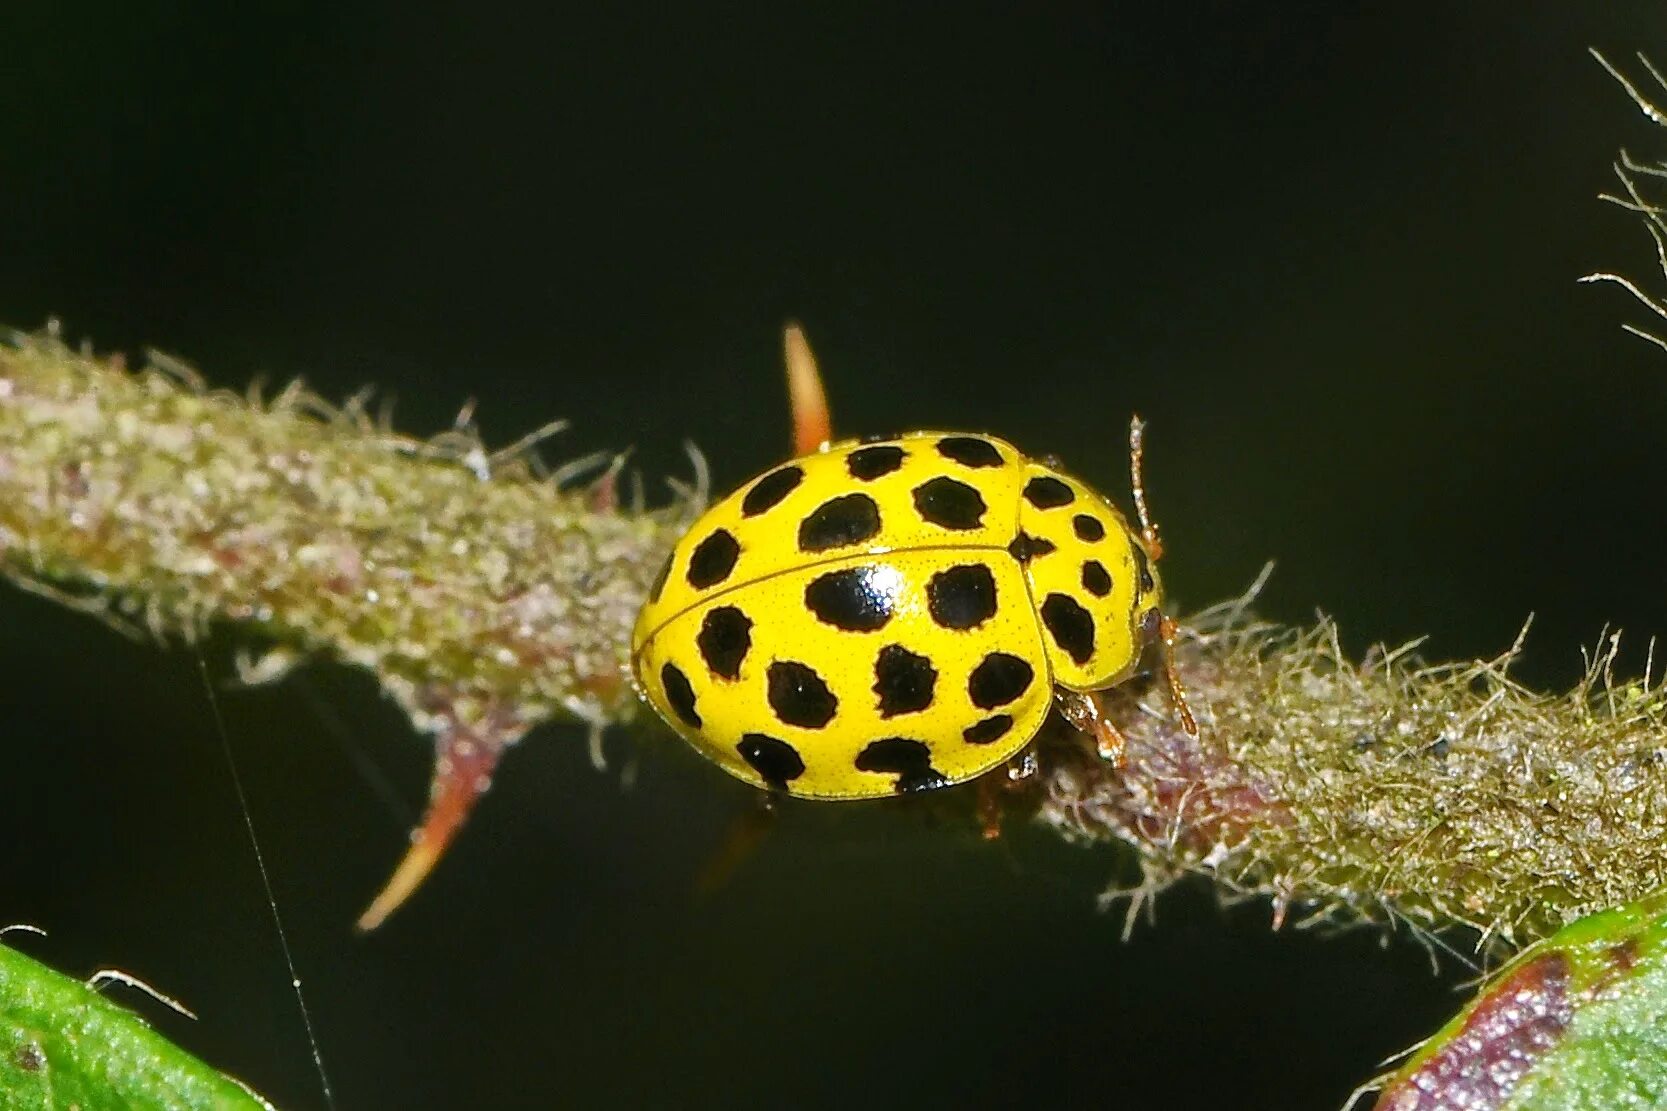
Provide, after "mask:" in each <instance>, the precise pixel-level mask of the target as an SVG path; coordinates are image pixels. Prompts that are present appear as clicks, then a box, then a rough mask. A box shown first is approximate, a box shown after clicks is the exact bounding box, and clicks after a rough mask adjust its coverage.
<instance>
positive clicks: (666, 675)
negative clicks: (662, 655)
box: [660, 663, 700, 729]
mask: <svg viewBox="0 0 1667 1111" xmlns="http://www.w3.org/2000/svg"><path fill="white" fill-rule="evenodd" d="M660 686H661V687H662V688H663V689H664V690H665V692H666V702H667V703H668V704H669V705H670V706H671V708H672V712H673V713H675V714H676V715H677V716H678V717H680V718H682V719H683V721H684V723H685V724H688V725H692V726H694V727H695V728H696V729H699V728H700V715H699V714H698V713H696V712H695V689H694V688H693V687H691V686H690V685H689V677H688V676H687V675H685V674H683V673H682V672H681V671H679V670H678V668H677V665H676V664H670V663H669V664H666V665H665V666H664V667H662V668H661V669H660Z"/></svg>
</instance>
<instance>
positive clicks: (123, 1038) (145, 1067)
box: [0, 946, 271, 1111]
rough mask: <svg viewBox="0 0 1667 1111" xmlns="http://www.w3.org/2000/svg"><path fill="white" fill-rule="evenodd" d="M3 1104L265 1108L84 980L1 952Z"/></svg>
mask: <svg viewBox="0 0 1667 1111" xmlns="http://www.w3.org/2000/svg"><path fill="white" fill-rule="evenodd" d="M0 1106H5V1107H8V1108H20V1109H21V1108H58V1107H70V1106H75V1107H79V1108H81V1109H82V1111H97V1109H100V1108H111V1109H116V1108H121V1109H123V1111H127V1109H136V1108H145V1109H148V1108H156V1109H157V1111H164V1109H166V1111H172V1109H175V1108H179V1109H196V1108H215V1109H236V1111H242V1109H248V1111H256V1109H264V1111H271V1105H270V1104H268V1103H267V1102H266V1101H265V1100H263V1099H261V1098H260V1097H259V1096H256V1095H255V1094H254V1093H252V1092H250V1091H249V1090H248V1089H247V1088H245V1087H243V1086H242V1085H241V1084H239V1083H238V1082H237V1081H235V1080H233V1079H231V1078H230V1077H226V1076H222V1075H221V1074H220V1073H217V1072H215V1071H214V1070H213V1069H211V1068H209V1067H208V1066H207V1065H205V1064H203V1063H202V1062H201V1061H199V1060H197V1059H196V1058H195V1057H193V1056H191V1055H190V1054H189V1053H186V1052H185V1051H184V1050H181V1049H179V1048H178V1047H177V1046H174V1045H173V1044H171V1043H170V1042H169V1041H168V1040H167V1039H166V1038H164V1037H162V1035H160V1034H158V1033H157V1032H156V1031H154V1030H152V1029H151V1028H150V1027H149V1026H147V1025H145V1023H144V1021H143V1020H142V1019H140V1018H139V1016H137V1015H135V1014H134V1013H133V1012H131V1011H129V1010H127V1009H125V1008H123V1007H121V1006H119V1005H117V1004H116V1003H113V1002H111V1001H110V1000H109V999H106V998H105V997H104V996H103V995H100V994H99V993H98V992H96V991H94V990H93V989H91V988H89V987H88V986H87V985H86V984H83V983H82V982H81V981H79V980H72V979H70V978H69V977H67V976H63V975H60V974H59V973H57V972H54V971H52V970H51V969H50V968H47V967H46V966H45V965H42V964H40V963H38V962H36V961H32V960H30V959H29V958H28V957H25V956H23V955H22V954H21V953H18V952H15V951H14V950H11V949H7V948H6V947H4V946H0Z"/></svg>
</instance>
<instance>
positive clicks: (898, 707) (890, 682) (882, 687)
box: [874, 644, 938, 718]
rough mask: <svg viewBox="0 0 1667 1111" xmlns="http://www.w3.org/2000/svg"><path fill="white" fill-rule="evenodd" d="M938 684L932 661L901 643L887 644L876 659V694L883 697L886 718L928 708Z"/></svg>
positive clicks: (881, 705)
mask: <svg viewBox="0 0 1667 1111" xmlns="http://www.w3.org/2000/svg"><path fill="white" fill-rule="evenodd" d="M937 683H938V669H937V668H935V667H933V666H932V661H931V660H929V659H927V658H926V657H925V656H921V655H917V654H916V653H914V652H911V651H909V650H908V649H907V648H904V647H903V646H902V645H901V644H888V645H886V646H885V647H884V648H882V649H880V654H879V656H878V657H877V658H876V659H875V661H874V693H875V694H877V695H879V696H880V716H881V717H883V718H889V717H896V716H897V715H898V714H912V713H914V712H915V711H917V710H924V709H926V707H928V706H930V705H931V704H932V692H933V689H934V688H935V687H936V686H937Z"/></svg>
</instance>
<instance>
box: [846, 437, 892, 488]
mask: <svg viewBox="0 0 1667 1111" xmlns="http://www.w3.org/2000/svg"><path fill="white" fill-rule="evenodd" d="M905 454H906V453H905V452H904V451H903V449H902V448H900V447H898V446H897V445H896V444H880V445H878V446H876V447H860V448H858V449H857V450H856V451H853V452H852V453H851V454H850V455H847V456H846V457H845V469H846V470H847V471H849V472H850V473H851V477H852V478H856V479H861V480H862V481H863V482H872V481H873V480H874V479H876V478H881V477H883V476H885V475H888V474H890V473H891V472H892V471H895V470H896V469H897V468H898V467H901V466H902V465H903V456H904V455H905Z"/></svg>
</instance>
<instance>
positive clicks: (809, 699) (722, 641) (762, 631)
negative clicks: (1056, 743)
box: [631, 432, 1161, 799]
mask: <svg viewBox="0 0 1667 1111" xmlns="http://www.w3.org/2000/svg"><path fill="white" fill-rule="evenodd" d="M1160 594H1161V588H1160V586H1159V584H1158V582H1157V580H1156V577H1155V574H1154V572H1153V570H1152V568H1151V560H1150V553H1149V552H1148V551H1147V549H1146V546H1145V542H1144V541H1143V540H1142V538H1141V536H1140V534H1138V533H1137V532H1135V531H1134V530H1133V529H1131V528H1130V527H1129V525H1128V523H1127V522H1126V521H1125V520H1124V518H1123V516H1122V514H1121V513H1119V512H1118V510H1117V509H1116V508H1115V507H1114V506H1112V505H1111V504H1110V503H1109V502H1108V501H1106V500H1105V499H1104V498H1102V497H1101V496H1100V495H1098V494H1096V493H1095V492H1094V491H1093V490H1091V489H1090V488H1089V487H1087V486H1085V485H1083V484H1082V483H1080V482H1078V481H1076V480H1075V479H1072V478H1070V477H1068V476H1066V475H1064V474H1062V473H1060V472H1059V471H1057V470H1056V469H1054V468H1052V467H1048V466H1045V465H1044V464H1042V463H1039V462H1036V461H1034V460H1031V459H1027V458H1026V457H1025V456H1023V455H1022V454H1021V453H1020V452H1019V451H1018V450H1017V449H1016V448H1014V447H1013V446H1012V445H1011V444H1008V443H1006V442H1005V441H1002V440H999V439H996V438H994V437H991V436H974V435H966V434H960V433H944V432H916V433H910V434H908V435H905V436H900V437H896V438H892V439H885V440H865V441H847V442H843V443H839V444H834V445H832V446H830V447H828V448H826V449H825V450H823V451H820V452H816V453H813V454H810V455H805V456H801V457H800V458H798V459H795V460H793V461H791V462H789V463H786V464H783V465H782V466H780V467H777V468H775V469H773V470H771V471H769V472H767V473H765V474H764V475H762V476H760V477H759V478H757V479H754V480H753V481H752V482H750V483H748V484H747V485H745V486H743V487H742V488H741V489H740V490H738V491H736V492H735V493H734V494H732V495H730V496H729V497H727V498H725V499H724V500H722V501H720V502H718V503H717V504H715V505H713V506H712V507H711V508H710V509H709V510H707V511H706V513H705V514H704V515H703V516H702V517H701V518H700V520H698V521H697V522H696V523H695V524H694V525H693V526H692V527H691V528H690V529H689V531H688V533H687V534H686V535H685V536H684V537H683V539H682V540H680V541H679V542H678V544H677V546H676V547H675V548H674V549H673V551H672V554H671V558H670V560H669V562H668V563H667V564H666V567H665V569H664V570H663V571H662V573H661V575H660V578H659V580H658V581H657V582H656V583H655V585H654V588H653V590H652V591H651V593H650V596H649V599H648V601H647V602H646V603H645V604H644V606H643V608H642V611H641V613H640V614H639V615H638V618H637V624H636V630H635V632H634V633H633V635H632V646H631V647H632V654H631V664H632V670H633V673H634V675H635V678H636V682H637V685H638V687H639V689H640V690H641V691H642V693H643V695H644V697H645V698H646V699H647V700H648V701H649V703H650V704H651V705H653V706H654V708H655V709H656V710H657V711H658V712H659V713H660V715H661V716H662V717H664V718H665V720H666V721H667V722H668V723H669V724H670V725H671V726H672V728H674V729H675V730H677V732H678V733H680V734H682V736H683V737H684V738H686V739H687V740H688V741H689V742H690V743H691V744H693V745H694V746H695V747H696V748H697V749H699V750H700V751H701V752H702V753H704V754H705V755H706V756H708V757H710V758H711V759H712V760H713V761H715V762H716V763H717V764H719V765H720V766H722V767H723V768H724V769H725V770H727V771H729V772H730V773H731V774H733V775H735V776H737V777H739V778H741V779H743V780H745V781H747V782H748V783H751V784H753V785H754V786H756V787H761V788H766V789H770V790H776V791H785V792H787V793H789V794H792V795H797V796H801V797H805V798H818V799H860V798H875V797H880V796H885V795H890V794H893V793H896V792H907V791H916V790H924V789H929V788H934V787H942V786H948V785H950V784H954V783H961V782H964V781H966V780H969V779H973V778H975V777H977V776H979V775H981V774H982V773H984V772H986V771H989V770H990V769H991V768H994V767H996V766H998V765H1000V764H1002V763H1003V762H1005V761H1007V760H1008V759H1010V758H1012V757H1013V756H1015V755H1016V754H1018V753H1019V752H1020V751H1021V750H1022V749H1023V748H1024V747H1025V746H1026V745H1027V744H1028V743H1029V742H1030V740H1031V738H1032V737H1034V736H1035V734H1036V731H1037V730H1038V729H1039V728H1041V725H1042V722H1043V720H1044V719H1045V718H1046V717H1047V714H1048V710H1049V707H1050V705H1051V704H1052V701H1053V692H1054V689H1055V687H1056V686H1057V687H1061V688H1064V689H1065V690H1067V691H1089V690H1099V689H1103V688H1105V687H1108V686H1111V685H1113V684H1115V683H1116V682H1117V681H1119V680H1120V679H1121V678H1123V677H1124V676H1125V675H1127V674H1128V673H1129V672H1130V671H1131V670H1132V669H1133V668H1134V666H1135V664H1136V662H1137V661H1138V659H1139V657H1140V653H1141V649H1142V647H1143V646H1144V644H1145V643H1146V641H1147V640H1148V639H1150V638H1151V637H1152V636H1153V635H1154V633H1155V630H1156V624H1157V619H1158V612H1157V610H1158V606H1159V603H1160V600H1161V598H1160Z"/></svg>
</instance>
